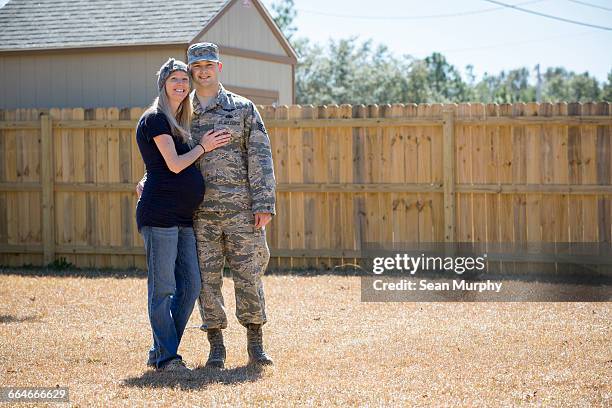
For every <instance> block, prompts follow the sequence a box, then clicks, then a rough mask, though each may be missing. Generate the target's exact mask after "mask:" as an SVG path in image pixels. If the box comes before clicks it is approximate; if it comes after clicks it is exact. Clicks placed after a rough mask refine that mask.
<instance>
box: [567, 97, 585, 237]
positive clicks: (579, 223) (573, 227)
mask: <svg viewBox="0 0 612 408" xmlns="http://www.w3.org/2000/svg"><path fill="white" fill-rule="evenodd" d="M567 111H568V112H567V113H568V115H570V116H579V115H581V114H582V105H581V104H580V103H570V104H568V106H567ZM580 132H581V129H580V127H578V126H570V127H569V128H568V135H567V155H568V164H569V169H568V181H569V183H570V184H571V185H575V184H581V183H582V167H581V166H580V153H581V146H580V144H581V137H580ZM568 204H569V225H570V232H569V239H570V242H581V241H583V228H584V223H583V212H582V199H581V198H580V197H578V196H571V197H569V202H568Z"/></svg>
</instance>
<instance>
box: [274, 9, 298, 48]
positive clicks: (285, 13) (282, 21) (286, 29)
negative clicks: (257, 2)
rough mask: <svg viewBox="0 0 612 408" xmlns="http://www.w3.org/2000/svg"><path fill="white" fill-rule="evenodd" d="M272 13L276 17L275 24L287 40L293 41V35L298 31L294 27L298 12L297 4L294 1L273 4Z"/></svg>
mask: <svg viewBox="0 0 612 408" xmlns="http://www.w3.org/2000/svg"><path fill="white" fill-rule="evenodd" d="M272 11H273V12H274V15H273V16H272V18H273V19H274V22H275V23H276V25H277V26H278V28H280V29H281V31H282V32H283V34H284V35H285V37H286V38H287V40H289V41H291V38H292V37H293V34H295V32H296V31H297V27H296V26H295V25H294V20H295V17H296V16H297V11H295V3H294V2H293V0H279V1H276V2H274V3H272Z"/></svg>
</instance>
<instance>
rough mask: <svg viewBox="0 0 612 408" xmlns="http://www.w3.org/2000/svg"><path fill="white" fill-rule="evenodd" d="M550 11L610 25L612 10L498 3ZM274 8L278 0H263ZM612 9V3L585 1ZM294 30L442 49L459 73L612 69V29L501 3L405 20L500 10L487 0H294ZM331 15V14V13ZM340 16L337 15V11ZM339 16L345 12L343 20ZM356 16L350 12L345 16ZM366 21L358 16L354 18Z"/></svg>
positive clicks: (601, 75) (557, 0) (415, 52)
mask: <svg viewBox="0 0 612 408" xmlns="http://www.w3.org/2000/svg"><path fill="white" fill-rule="evenodd" d="M500 1H503V2H505V3H508V4H519V3H523V5H522V6H521V7H523V8H526V9H530V10H534V11H538V12H541V13H545V14H551V15H554V16H558V17H562V18H566V19H572V20H578V21H581V22H586V23H590V24H594V25H600V26H606V27H612V11H605V10H602V9H599V8H595V7H588V6H585V5H582V4H577V3H575V2H572V1H569V0H541V1H532V2H529V3H528V4H524V3H527V2H528V0H500ZM263 2H264V4H265V5H266V6H267V7H268V9H269V10H270V5H271V4H272V3H274V0H263ZM583 2H586V3H589V4H592V5H597V6H601V7H604V8H608V9H610V10H612V0H583ZM295 5H296V8H297V11H298V15H297V18H296V26H297V28H298V31H297V35H298V36H303V37H307V38H309V39H311V40H312V41H315V42H326V41H328V39H330V38H332V39H339V38H346V37H349V36H358V37H359V38H360V39H363V40H365V39H368V38H371V39H373V40H374V42H375V43H382V44H386V45H387V46H388V47H389V48H390V49H391V50H392V51H393V52H394V53H395V54H396V55H398V56H399V55H404V54H409V55H412V56H413V57H417V58H422V57H425V56H427V55H430V54H431V53H432V52H434V51H439V52H442V53H443V54H444V55H445V56H446V57H447V59H448V60H449V61H450V62H451V63H452V64H454V65H455V66H457V67H458V68H460V69H461V70H462V71H463V69H464V68H465V66H466V65H468V64H472V65H474V68H475V73H476V74H477V75H478V76H480V75H482V74H484V72H489V73H498V72H499V71H501V70H508V69H512V68H518V67H522V66H526V67H529V68H530V69H531V68H533V67H534V66H535V65H536V64H538V63H539V64H540V66H541V68H542V71H544V70H545V69H546V67H550V66H564V67H565V68H567V69H570V70H573V71H576V72H584V71H589V73H591V74H593V75H595V76H596V77H597V78H598V79H599V80H605V79H606V77H607V73H608V72H609V71H610V69H612V31H605V30H600V29H595V28H589V27H583V26H579V25H574V24H569V23H565V22H561V21H553V20H549V19H547V18H544V17H539V16H535V15H530V14H526V13H523V12H519V11H516V10H512V9H507V8H502V9H498V10H495V11H488V12H483V13H477V14H471V15H461V16H458V17H444V18H418V19H411V18H404V17H413V16H431V15H439V14H453V13H466V12H474V11H481V10H486V9H495V8H499V6H496V5H494V4H491V3H488V2H486V1H483V0H461V1H452V0H428V1H417V0H403V1H402V0H375V1H361V0H352V1H351V0H335V1H330V0H308V1H306V0H295ZM327 14H329V15H327ZM332 15H337V16H332ZM341 16H342V17H341ZM344 16H353V17H344ZM362 16H365V17H369V18H357V17H362Z"/></svg>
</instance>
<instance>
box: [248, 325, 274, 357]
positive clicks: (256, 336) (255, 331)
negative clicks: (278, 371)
mask: <svg viewBox="0 0 612 408" xmlns="http://www.w3.org/2000/svg"><path fill="white" fill-rule="evenodd" d="M247 352H248V353H249V364H259V365H272V364H274V363H273V362H272V359H271V358H270V356H268V355H267V354H266V352H265V351H264V349H263V334H262V330H261V325H260V324H249V325H248V327H247Z"/></svg>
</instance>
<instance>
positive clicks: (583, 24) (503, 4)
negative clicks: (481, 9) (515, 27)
mask: <svg viewBox="0 0 612 408" xmlns="http://www.w3.org/2000/svg"><path fill="white" fill-rule="evenodd" d="M483 1H486V2H488V3H493V4H497V5H500V6H504V7H508V8H511V9H514V10H518V11H522V12H524V13H529V14H534V15H536V16H540V17H545V18H550V19H552V20H557V21H563V22H565V23H570V24H576V25H581V26H585V27H591V28H598V29H600V30H607V31H612V27H604V26H599V25H595V24H589V23H583V22H582V21H576V20H569V19H567V18H563V17H557V16H551V15H550V14H544V13H540V12H537V11H533V10H529V9H524V8H522V7H517V6H513V5H512V4H506V3H502V2H501V1H496V0H483Z"/></svg>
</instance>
